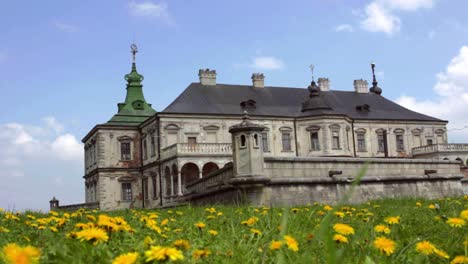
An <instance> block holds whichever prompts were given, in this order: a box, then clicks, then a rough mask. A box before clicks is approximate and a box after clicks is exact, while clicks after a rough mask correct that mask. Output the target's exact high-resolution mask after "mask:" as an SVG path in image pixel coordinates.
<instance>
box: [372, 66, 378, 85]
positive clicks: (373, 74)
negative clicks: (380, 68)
mask: <svg viewBox="0 0 468 264" xmlns="http://www.w3.org/2000/svg"><path fill="white" fill-rule="evenodd" d="M371 67H372V85H374V86H376V85H377V80H376V79H375V62H371ZM374 83H375V84H374Z"/></svg>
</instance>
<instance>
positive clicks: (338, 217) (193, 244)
mask: <svg viewBox="0 0 468 264" xmlns="http://www.w3.org/2000/svg"><path fill="white" fill-rule="evenodd" d="M467 201H468V196H465V197H452V198H445V199H438V200H423V199H383V200H374V201H370V202H368V203H364V204H359V205H336V206H333V207H332V206H326V205H323V204H311V205H308V206H302V207H297V208H267V207H248V206H215V207H213V208H212V209H210V208H205V207H191V206H186V207H179V208H174V209H167V210H125V211H113V212H100V211H84V210H80V211H77V212H71V213H65V212H59V213H58V214H54V213H52V214H40V213H35V212H25V213H22V214H18V215H17V214H12V213H8V212H5V211H3V212H0V248H4V247H5V245H7V244H8V243H16V244H17V245H19V246H28V245H30V246H34V247H36V248H38V249H39V250H40V251H41V255H40V259H39V260H40V263H111V262H112V260H113V259H115V257H117V256H119V255H120V254H125V253H129V252H137V253H138V254H139V258H138V261H137V263H145V260H146V258H145V252H146V251H148V250H149V249H150V248H151V246H167V247H173V244H174V242H175V241H176V240H180V239H183V240H186V241H188V243H189V245H190V247H189V248H179V249H180V251H181V252H182V254H183V257H184V259H183V260H180V262H183V263H450V262H451V261H452V260H453V259H454V257H456V256H468V255H467V246H468V236H467V234H468V232H467V231H468V225H467V224H466V221H467V220H468V219H465V223H464V224H462V225H461V226H460V227H453V226H451V225H450V224H448V223H447V220H448V219H449V218H460V213H461V212H462V211H463V210H467V209H468V208H467ZM327 209H328V210H327ZM467 213H468V212H467ZM103 214H104V215H108V216H110V217H121V218H122V219H124V220H125V222H126V223H125V222H123V221H120V220H119V219H120V218H116V219H117V220H115V219H114V218H110V220H109V219H107V218H106V219H107V220H105V219H104V218H103V219H101V221H99V215H103ZM390 216H395V217H399V218H400V222H399V223H398V224H393V225H390V224H388V223H386V222H385V219H386V218H387V217H390ZM99 222H100V223H99ZM109 222H110V223H111V224H109ZM78 223H92V224H91V225H95V226H100V228H101V229H103V230H106V233H107V234H108V237H109V238H108V240H107V241H102V242H99V239H91V240H89V241H86V240H85V241H81V240H80V239H79V236H78V237H77V233H76V232H79V231H80V230H81V229H80V228H79V227H76V224H78ZM106 223H107V224H106ZM112 223H113V225H112ZM196 223H203V224H205V227H203V228H199V227H196V226H195V224H196ZM336 223H345V224H347V225H349V226H351V227H352V228H353V229H354V234H352V235H346V237H347V239H348V243H338V242H335V241H333V236H334V235H335V234H336V232H335V231H334V229H333V226H334V225H335V224H336ZM379 224H385V225H387V226H388V227H389V229H390V233H389V234H383V233H377V232H376V231H375V230H374V227H375V226H376V225H379ZM125 226H127V228H125ZM51 227H52V228H51ZM54 228H56V229H57V230H56V232H55V229H54ZM85 229H86V228H85ZM120 229H128V230H120ZM253 229H254V230H253ZM116 230H120V231H116ZM210 230H214V231H216V232H217V235H213V234H211V233H210ZM254 231H255V232H257V233H258V232H260V234H255V233H254ZM212 233H214V232H212ZM285 235H289V236H290V237H292V238H294V239H295V240H296V241H297V243H298V248H299V250H298V251H294V250H292V249H290V248H288V245H287V244H286V243H285V239H284V236H285ZM380 236H384V237H386V238H389V239H391V240H393V241H394V242H395V244H396V246H395V249H394V251H393V253H392V254H390V255H387V254H384V253H382V252H381V251H379V250H378V249H377V248H375V246H374V241H375V239H376V237H380ZM273 240H276V241H280V242H281V243H282V244H281V247H280V248H279V249H278V250H272V249H270V245H271V242H272V241H273ZM423 240H428V241H430V242H431V243H432V244H433V245H434V246H435V247H436V248H437V249H439V250H443V251H445V252H446V253H447V254H448V256H449V258H444V257H442V256H439V255H437V254H436V253H435V252H432V253H430V254H429V255H424V254H421V253H420V252H418V251H416V249H415V248H416V244H417V243H418V242H421V241H423ZM196 250H204V251H197V253H198V254H202V253H205V255H206V254H207V252H209V254H208V255H207V256H204V255H203V254H202V256H198V255H196V253H195V251H196ZM194 254H195V255H196V256H194ZM1 259H2V257H0V263H1ZM3 261H6V254H5V252H4V253H3Z"/></svg>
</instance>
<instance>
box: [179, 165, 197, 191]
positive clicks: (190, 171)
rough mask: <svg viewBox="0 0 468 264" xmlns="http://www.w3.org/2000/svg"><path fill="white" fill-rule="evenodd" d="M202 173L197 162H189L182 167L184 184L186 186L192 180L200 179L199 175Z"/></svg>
mask: <svg viewBox="0 0 468 264" xmlns="http://www.w3.org/2000/svg"><path fill="white" fill-rule="evenodd" d="M199 174H200V169H198V166H197V165H196V164H195V163H192V162H189V163H185V165H184V166H183V167H182V169H181V177H182V185H183V186H185V185H187V184H189V183H191V182H194V181H196V180H198V178H199V177H198V175H199Z"/></svg>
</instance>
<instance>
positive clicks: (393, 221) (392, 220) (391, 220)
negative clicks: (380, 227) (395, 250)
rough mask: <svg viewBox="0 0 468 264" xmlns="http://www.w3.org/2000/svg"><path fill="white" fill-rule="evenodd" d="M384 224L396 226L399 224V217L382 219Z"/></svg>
mask: <svg viewBox="0 0 468 264" xmlns="http://www.w3.org/2000/svg"><path fill="white" fill-rule="evenodd" d="M384 221H385V223H387V224H389V225H396V224H399V223H400V217H399V216H389V217H387V218H385V219H384Z"/></svg>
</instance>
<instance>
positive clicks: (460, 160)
mask: <svg viewBox="0 0 468 264" xmlns="http://www.w3.org/2000/svg"><path fill="white" fill-rule="evenodd" d="M455 160H456V161H458V162H460V165H462V166H463V165H464V164H463V160H462V159H460V158H456V159H455Z"/></svg>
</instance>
